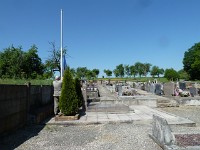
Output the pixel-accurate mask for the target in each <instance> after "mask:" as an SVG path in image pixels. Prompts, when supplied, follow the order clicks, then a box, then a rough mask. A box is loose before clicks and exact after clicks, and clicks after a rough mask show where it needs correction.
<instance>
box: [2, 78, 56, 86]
mask: <svg viewBox="0 0 200 150" xmlns="http://www.w3.org/2000/svg"><path fill="white" fill-rule="evenodd" d="M28 82H30V83H31V85H52V83H53V80H25V79H0V84H12V85H24V84H27V83H28Z"/></svg>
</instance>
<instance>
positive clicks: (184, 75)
mask: <svg viewBox="0 0 200 150" xmlns="http://www.w3.org/2000/svg"><path fill="white" fill-rule="evenodd" d="M178 74H179V76H180V79H185V80H189V78H190V76H189V75H188V73H187V72H186V71H184V70H183V69H181V70H179V71H178Z"/></svg>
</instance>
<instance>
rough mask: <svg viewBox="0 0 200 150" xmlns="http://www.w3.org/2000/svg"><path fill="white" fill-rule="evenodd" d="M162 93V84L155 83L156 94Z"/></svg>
mask: <svg viewBox="0 0 200 150" xmlns="http://www.w3.org/2000/svg"><path fill="white" fill-rule="evenodd" d="M161 93H162V90H161V84H155V94H156V95H161Z"/></svg>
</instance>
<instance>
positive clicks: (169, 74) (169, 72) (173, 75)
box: [164, 68, 179, 80]
mask: <svg viewBox="0 0 200 150" xmlns="http://www.w3.org/2000/svg"><path fill="white" fill-rule="evenodd" d="M164 77H165V78H167V79H168V80H176V79H179V74H178V72H177V71H176V70H174V69H173V68H170V69H166V70H165V75H164Z"/></svg>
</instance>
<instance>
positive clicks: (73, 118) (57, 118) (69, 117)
mask: <svg viewBox="0 0 200 150" xmlns="http://www.w3.org/2000/svg"><path fill="white" fill-rule="evenodd" d="M79 118H80V115H79V114H76V115H75V116H64V115H62V114H61V115H56V116H55V121H69V120H78V119H79Z"/></svg>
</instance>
